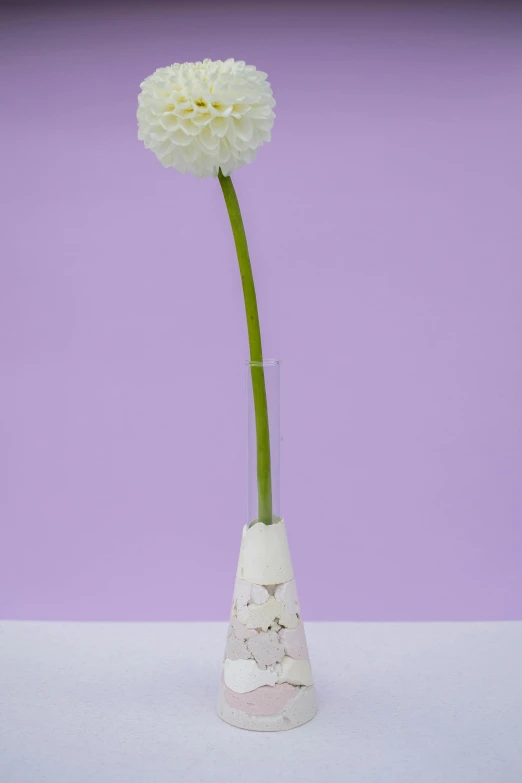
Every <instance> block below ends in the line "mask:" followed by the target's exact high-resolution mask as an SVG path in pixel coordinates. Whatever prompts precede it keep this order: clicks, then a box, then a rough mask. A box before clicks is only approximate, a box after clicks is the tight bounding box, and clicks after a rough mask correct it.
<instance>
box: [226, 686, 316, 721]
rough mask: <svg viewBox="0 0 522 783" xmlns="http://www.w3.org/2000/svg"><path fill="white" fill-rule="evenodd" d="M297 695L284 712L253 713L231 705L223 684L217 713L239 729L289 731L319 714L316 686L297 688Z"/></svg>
mask: <svg viewBox="0 0 522 783" xmlns="http://www.w3.org/2000/svg"><path fill="white" fill-rule="evenodd" d="M296 691H297V693H296V695H295V697H294V698H293V699H291V701H290V702H289V703H288V704H287V705H286V706H285V709H284V710H283V711H282V712H278V713H275V714H273V715H253V714H251V713H248V712H243V711H242V710H238V709H235V708H234V707H231V706H230V705H229V704H228V703H227V701H226V696H225V690H224V688H223V685H222V686H221V688H220V690H219V699H218V708H217V713H218V715H219V717H220V718H221V719H222V720H224V721H225V723H228V724H230V726H235V727H236V728H238V729H247V730H249V731H288V729H296V728H297V727H298V726H302V725H303V724H304V723H308V721H310V720H312V718H314V717H315V715H316V714H317V701H316V698H315V689H314V686H313V685H312V686H309V687H301V688H296Z"/></svg>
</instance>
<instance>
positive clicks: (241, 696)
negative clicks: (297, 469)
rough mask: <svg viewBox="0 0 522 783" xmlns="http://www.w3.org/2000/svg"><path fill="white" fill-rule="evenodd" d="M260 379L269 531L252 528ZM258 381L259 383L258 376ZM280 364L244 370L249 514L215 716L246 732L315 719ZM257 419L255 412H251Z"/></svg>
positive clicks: (256, 483) (256, 503) (267, 363)
mask: <svg viewBox="0 0 522 783" xmlns="http://www.w3.org/2000/svg"><path fill="white" fill-rule="evenodd" d="M256 373H258V374H260V373H262V374H263V375H264V388H265V389H266V402H267V406H268V423H269V426H268V429H269V454H270V457H269V463H270V466H269V472H270V474H271V509H272V520H271V524H265V523H264V522H261V521H259V513H260V508H261V506H260V505H259V486H260V484H259V473H258V463H259V461H260V460H261V459H262V455H260V453H259V443H258V428H259V421H257V420H256V406H255V404H254V394H253V378H254V377H255V374H256ZM258 378H259V375H258ZM279 411H280V362H279V361H275V360H265V361H263V362H248V363H247V422H248V424H247V429H248V511H247V522H246V524H245V526H244V528H243V533H242V538H241V545H240V551H239V561H238V566H237V573H236V582H235V588H234V594H233V598H232V609H231V613H230V625H229V628H228V634H227V641H226V647H225V655H224V661H223V672H222V677H221V684H220V689H219V698H218V715H219V716H220V717H221V718H222V719H223V720H224V721H226V722H227V723H229V724H231V725H232V726H236V727H238V728H242V729H251V730H253V731H284V730H286V729H293V728H296V727H297V726H301V725H303V724H304V723H306V722H307V721H309V720H311V718H313V717H314V715H315V714H316V713H317V702H316V696H315V690H314V684H313V678H312V670H311V666H310V660H309V656H308V648H307V644H306V637H305V631H304V626H303V620H302V616H301V609H300V606H299V601H298V597H297V589H296V584H295V580H294V571H293V568H292V560H291V557H290V550H289V547H288V539H287V533H286V525H285V520H284V519H283V517H282V516H281V513H280V507H279V497H280V442H281V438H280V415H279ZM258 413H259V411H258Z"/></svg>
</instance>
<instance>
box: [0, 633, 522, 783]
mask: <svg viewBox="0 0 522 783" xmlns="http://www.w3.org/2000/svg"><path fill="white" fill-rule="evenodd" d="M307 634H308V641H309V647H310V654H311V658H312V666H313V669H314V674H315V682H316V687H317V691H318V695H319V701H320V713H319V715H318V716H317V717H316V718H315V719H314V720H313V721H311V722H310V723H308V724H307V725H306V726H303V727H301V728H299V729H294V730H293V731H288V732H282V733H279V734H272V733H269V734H263V733H255V732H247V731H242V730H240V729H234V728H231V727H230V726H228V725H227V724H225V723H223V722H222V721H220V720H219V719H218V718H217V716H216V714H215V710H214V706H215V700H216V694H217V686H218V681H219V677H220V664H221V656H222V652H223V649H224V643H225V635H226V624H224V623H85V624H82V623H26V622H4V623H0V781H1V783H87V782H88V783H185V781H194V783H207V781H209V783H210V781H212V783H219V782H220V781H238V783H258V781H259V782H261V781H263V783H267V781H270V783H271V782H272V781H273V783H287V781H296V782H297V781H299V783H307V781H314V783H315V782H317V783H337V782H339V783H351V782H352V781H353V783H522V623H432V624H431V623H416V624H414V623H411V624H409V623H308V624H307Z"/></svg>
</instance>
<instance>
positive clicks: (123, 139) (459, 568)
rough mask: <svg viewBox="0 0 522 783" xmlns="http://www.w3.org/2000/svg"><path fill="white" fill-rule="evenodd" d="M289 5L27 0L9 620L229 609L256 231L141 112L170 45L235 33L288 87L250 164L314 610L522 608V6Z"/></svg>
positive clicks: (435, 612) (287, 507)
mask: <svg viewBox="0 0 522 783" xmlns="http://www.w3.org/2000/svg"><path fill="white" fill-rule="evenodd" d="M260 8H261V7H260V6H259V7H255V6H252V5H250V6H248V7H247V9H248V10H244V6H237V7H233V6H227V7H223V6H219V5H218V4H216V5H215V6H214V10H213V11H206V12H202V11H201V9H200V10H199V11H198V10H194V6H192V9H193V10H189V7H188V6H181V5H179V4H178V5H177V6H173V5H172V4H170V5H165V6H163V7H157V8H153V7H149V10H148V11H147V12H145V11H144V10H129V8H128V7H127V9H126V10H125V6H124V5H121V6H117V7H112V8H107V7H105V8H104V7H103V6H97V7H96V8H95V7H93V6H91V7H89V6H85V7H84V9H83V10H82V11H74V12H72V11H71V10H67V9H64V10H61V11H60V10H58V11H54V12H52V11H51V10H46V9H45V7H42V6H40V7H39V8H38V9H36V10H33V11H26V12H25V13H23V14H18V16H13V15H11V16H10V17H9V18H7V17H4V20H3V21H4V24H3V33H2V41H1V42H0V43H1V49H2V51H3V54H2V59H3V66H4V67H3V80H2V103H1V108H0V111H1V113H2V118H1V128H2V136H3V141H2V145H1V151H0V154H1V156H2V161H1V172H2V177H1V188H2V191H3V194H2V195H3V199H4V202H3V209H2V217H3V218H4V227H3V229H2V262H1V269H0V275H1V277H0V319H1V327H0V340H1V342H0V370H1V385H0V426H1V433H2V435H1V452H0V457H1V460H2V465H1V472H0V482H1V493H0V494H1V498H0V512H1V524H2V540H1V553H0V614H1V616H2V617H4V618H49V619H54V618H66V619H73V618H75V619H122V620H124V619H139V620H144V619H151V620H152V619H180V620H181V619H223V618H225V617H226V615H227V612H228V609H229V603H230V597H231V589H232V583H233V577H234V569H235V560H236V556H237V550H238V546H239V537H240V529H241V525H242V524H243V522H244V509H245V470H244V441H245V421H244V374H243V360H244V359H245V357H246V343H245V325H244V320H243V319H244V315H243V312H242V301H241V289H240V283H239V278H238V273H237V269H236V262H235V257H234V249H233V244H232V239H231V235H230V230H229V226H228V225H227V219H226V214H225V211H224V206H223V204H222V200H221V195H220V192H219V187H218V185H217V183H216V182H215V181H211V180H205V181H197V180H195V179H189V178H187V177H185V178H184V177H182V176H181V175H178V174H177V173H176V172H174V171H166V170H163V169H162V167H161V166H160V165H159V164H158V163H157V161H156V160H155V158H154V157H153V155H152V154H151V153H149V152H146V151H145V150H144V148H143V147H142V145H141V144H140V143H139V142H138V141H137V139H136V125H135V109H136V97H137V92H138V85H139V82H140V81H141V79H142V78H144V77H145V76H147V75H148V74H149V73H151V72H152V71H153V70H154V69H155V68H156V67H158V66H160V65H167V64H170V63H171V62H173V61H184V60H193V59H200V58H203V57H206V56H208V57H211V58H220V57H221V58H226V57H228V56H230V55H232V56H234V57H236V58H243V59H246V60H247V61H249V62H252V63H254V64H256V65H257V66H258V67H260V68H262V69H263V70H266V71H267V72H268V73H269V76H270V79H271V82H272V86H273V89H274V92H275V96H276V99H277V101H278V106H277V109H276V111H277V120H276V125H275V130H274V135H273V142H272V144H271V145H269V146H268V147H266V148H265V149H263V150H262V152H261V154H260V155H259V158H258V160H257V161H256V162H255V163H254V164H253V165H252V166H249V167H247V169H244V170H242V171H241V172H239V173H238V174H237V176H236V186H237V189H238V192H239V196H240V199H241V202H242V205H243V211H244V215H245V220H246V224H247V230H248V233H249V237H250V243H251V250H252V255H253V261H254V265H255V273H256V275H257V282H258V288H259V299H260V307H261V316H262V320H263V327H264V333H265V345H266V353H267V355H270V356H277V357H281V358H282V359H283V360H284V375H283V400H282V405H283V414H282V415H283V434H284V444H283V459H284V463H283V492H282V500H283V509H284V512H285V516H286V518H287V523H288V527H289V531H290V536H291V543H292V548H293V554H294V560H295V567H296V573H297V578H298V580H299V584H300V590H301V597H302V602H303V604H304V607H305V609H306V615H307V617H308V618H310V619H339V620H343V619H372V620H375V619H382V620H387V619H404V620H418V619H430V620H436V619H491V618H500V619H502V618H521V617H522V573H521V568H520V563H521V544H522V534H521V514H522V492H521V486H520V470H521V464H522V412H521V395H522V359H521V350H520V335H521V328H522V314H521V313H522V308H521V294H522V274H521V249H522V231H521V220H520V195H521V193H520V191H521V187H520V183H521V173H522V172H521V168H522V167H521V155H520V138H521V130H522V126H521V120H522V109H521V105H522V102H521V99H522V95H521V89H520V83H521V82H520V74H521V68H522V45H521V44H522V25H521V17H520V16H516V15H515V12H514V11H512V10H511V11H510V10H509V8H508V7H507V6H506V7H505V8H504V9H502V8H501V7H497V10H496V11H489V12H487V11H485V10H484V8H483V9H482V10H480V9H477V10H473V9H472V8H471V7H470V6H462V7H461V8H460V9H457V8H454V9H453V10H452V11H451V12H450V11H447V12H442V11H441V10H440V9H439V7H438V6H435V5H433V6H431V7H427V6H424V7H422V8H420V7H417V10H412V8H410V10H407V9H406V8H402V7H399V6H391V5H389V6H388V9H387V10H386V7H381V8H380V9H378V8H375V9H373V10H366V11H362V10H360V9H359V10H357V9H354V8H348V7H346V6H345V7H343V6H341V5H339V6H335V5H334V6H324V5H322V4H321V10H318V9H317V8H315V9H314V7H313V6H310V7H304V6H302V7H301V8H300V10H297V7H296V6H290V5H287V6H284V5H280V6H279V7H278V9H275V8H272V7H265V9H264V10H260ZM315 530H318V531H321V533H322V535H323V536H324V537H323V538H319V537H318V534H317V533H316V532H314V531H315ZM325 533H326V535H325ZM196 545H198V546H199V547H202V548H201V549H199V550H198V551H197V552H196V549H195V547H196Z"/></svg>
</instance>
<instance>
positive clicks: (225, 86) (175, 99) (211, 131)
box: [138, 59, 275, 177]
mask: <svg viewBox="0 0 522 783" xmlns="http://www.w3.org/2000/svg"><path fill="white" fill-rule="evenodd" d="M266 78H267V75H266V73H263V72H262V71H257V70H256V69H255V68H254V66H253V65H245V63H244V62H243V61H241V60H239V61H237V62H236V61H235V60H233V59H230V60H225V62H222V61H221V60H215V61H212V60H203V62H197V63H183V64H179V63H174V65H170V66H169V67H168V68H158V70H157V71H155V72H154V73H153V74H152V76H149V77H148V78H147V79H145V81H144V82H142V84H141V85H140V86H141V93H140V95H139V97H138V138H139V139H141V140H142V141H143V142H144V143H145V146H146V147H147V149H150V150H152V151H153V152H154V154H155V155H156V157H157V158H158V160H159V161H160V162H161V163H162V164H163V165H164V166H173V167H174V168H175V169H177V170H178V171H181V172H182V173H183V174H185V173H186V172H187V171H189V172H190V173H191V174H195V175H196V176H197V177H216V176H217V174H218V170H219V169H221V171H222V172H223V174H224V175H225V176H228V175H229V174H231V173H232V172H233V171H235V170H236V169H239V168H241V166H244V165H245V163H251V162H252V161H253V160H254V158H255V157H256V154H257V151H258V149H259V147H261V145H262V144H263V143H264V142H265V141H270V131H271V129H272V125H273V124H274V117H275V115H274V112H273V111H272V108H273V107H274V106H275V101H274V98H273V97H272V90H271V88H270V84H269V83H268V82H267V80H266Z"/></svg>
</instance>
